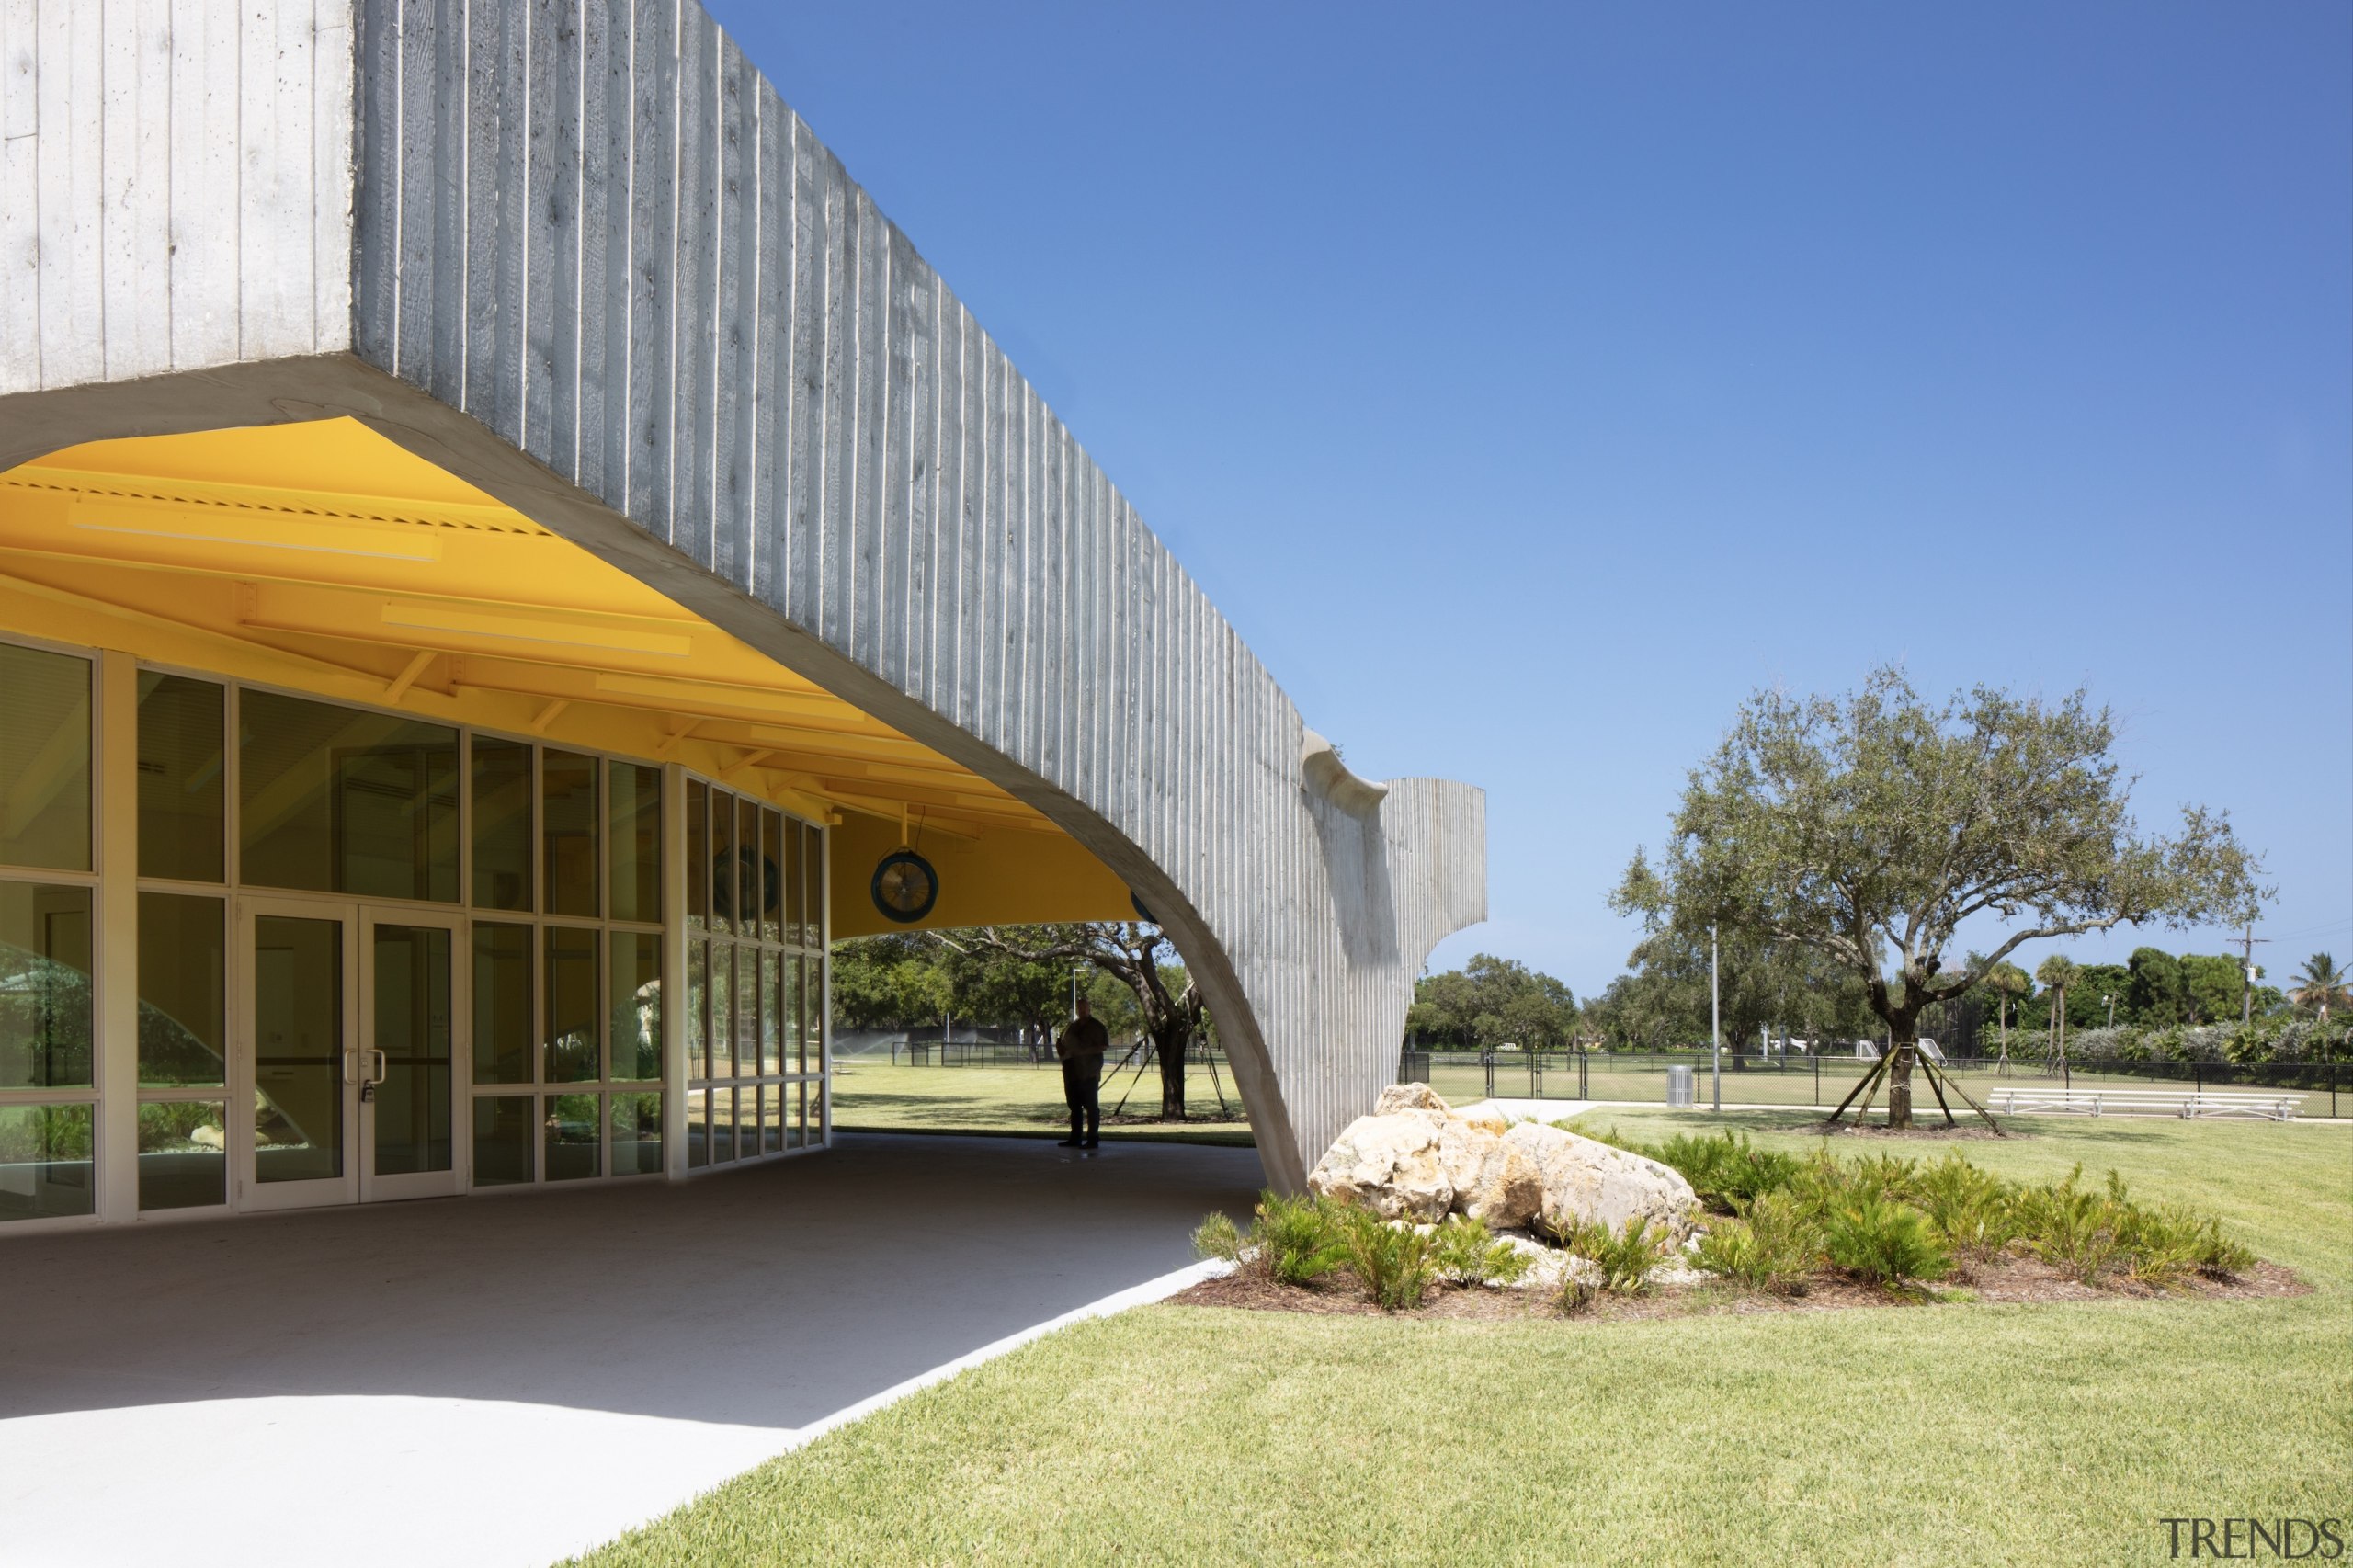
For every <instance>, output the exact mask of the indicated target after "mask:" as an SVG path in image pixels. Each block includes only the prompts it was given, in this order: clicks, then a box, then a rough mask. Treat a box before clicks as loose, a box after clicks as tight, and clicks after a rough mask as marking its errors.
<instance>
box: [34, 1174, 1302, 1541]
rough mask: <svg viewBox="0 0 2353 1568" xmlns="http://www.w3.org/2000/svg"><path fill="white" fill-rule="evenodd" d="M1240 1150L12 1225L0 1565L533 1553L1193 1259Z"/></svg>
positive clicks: (613, 1527)
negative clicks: (123, 1226) (26, 1228)
mask: <svg viewBox="0 0 2353 1568" xmlns="http://www.w3.org/2000/svg"><path fill="white" fill-rule="evenodd" d="M1259 1185H1260V1175H1259V1167H1258V1161H1257V1156H1256V1153H1255V1152H1254V1151H1251V1150H1247V1149H1225V1148H1209V1147H1199V1146H1183V1145H1167V1146H1153V1145H1142V1144H1123V1145H1120V1146H1118V1147H1116V1148H1107V1149H1105V1150H1103V1151H1101V1152H1100V1153H1095V1154H1082V1153H1078V1152H1074V1151H1070V1150H1063V1149H1057V1148H1054V1147H1053V1146H1052V1145H1051V1144H1050V1143H1046V1142H1040V1141H1033V1140H1011V1139H963V1138H942V1137H892V1136H888V1135H881V1134H844V1135H842V1136H841V1137H840V1138H839V1139H838V1140H837V1144H836V1147H835V1149H834V1150H833V1151H831V1152H829V1153H822V1154H816V1155H813V1156H810V1157H808V1158H805V1159H798V1160H791V1161H786V1162H782V1163H779V1164H775V1165H761V1166H755V1167H751V1168H748V1169H745V1170H740V1171H731V1172H722V1173H717V1174H714V1175H712V1176H707V1177H704V1178H702V1179H699V1180H697V1181H693V1182H688V1183H685V1184H681V1185H677V1186H671V1185H667V1184H660V1183H641V1184H632V1185H626V1186H583V1187H577V1188H571V1189H555V1190H544V1189H543V1190H540V1191H535V1192H529V1193H517V1194H513V1195H506V1194H501V1195H497V1196H491V1197H477V1198H472V1199H448V1200H439V1201H428V1202H419V1203H408V1204H400V1205H392V1206H386V1207H381V1208H371V1209H338V1210H317V1211H312V1212H309V1213H301V1214H291V1215H280V1216H269V1217H253V1218H244V1219H236V1220H223V1221H198V1222H194V1223H188V1224H179V1225H156V1226H151V1227H142V1228H139V1229H136V1230H123V1231H88V1232H79V1233H66V1234H57V1235H49V1236H37V1237H25V1238H17V1239H8V1240H5V1241H0V1278H5V1279H6V1286H5V1290H0V1294H5V1297H6V1305H7V1312H6V1319H7V1322H8V1323H9V1325H10V1328H11V1330H12V1332H11V1333H9V1334H8V1335H6V1345H5V1347H0V1519H5V1520H6V1529H5V1530H0V1563H6V1564H12V1565H13V1564H17V1563H51V1562H57V1563H75V1564H82V1563H102V1562H153V1561H156V1560H159V1559H168V1560H170V1561H173V1562H224V1563H225V1562H245V1563H270V1562H327V1561H332V1562H338V1563H361V1562H546V1561H549V1560H551V1559H552V1558H555V1557H558V1556H562V1555H563V1554H564V1553H566V1552H568V1551H576V1550H579V1549H581V1548H584V1547H586V1546H588V1545H591V1544H594V1543H595V1542H597V1541H598V1540H604V1539H607V1538H608V1537H609V1536H611V1535H612V1534H614V1533H616V1532H617V1531H618V1530H619V1529H621V1528H627V1527H628V1526H629V1525H631V1524H634V1523H637V1522H640V1521H642V1520H643V1519H645V1518H648V1517H653V1516H654V1515H655V1514H658V1513H660V1512H662V1511H664V1510H665V1509H667V1508H668V1507H671V1506H676V1504H678V1503H682V1502H685V1501H687V1500H688V1498H689V1497H691V1496H693V1495H694V1494H697V1493H699V1492H700V1491H703V1490H706V1489H708V1488H709V1487H710V1486H712V1485H715V1484H717V1483H719V1482H720V1481H722V1480H724V1479H725V1478H726V1477H727V1476H729V1475H731V1474H733V1473H735V1472H736V1471H740V1470H743V1469H745V1468H747V1467H748V1466H749V1465H751V1464H754V1463H756V1462H758V1460H761V1459H763V1458H766V1457H767V1456H768V1455H770V1454H773V1453H776V1452H779V1451H781V1449H784V1448H785V1447H787V1446H790V1442H791V1441H792V1440H793V1437H794V1435H795V1433H796V1432H797V1431H798V1430H799V1429H801V1428H803V1427H806V1426H812V1425H813V1424H815V1423H818V1422H819V1421H821V1420H822V1419H823V1418H824V1417H825V1416H827V1415H830V1414H832V1413H834V1412H836V1411H839V1410H841V1409H843V1408H845V1407H847V1406H849V1405H853V1404H856V1403H858V1402H859V1401H861V1400H864V1399H867V1398H869V1397H870V1396H873V1395H875V1394H877V1393H880V1392H883V1391H885V1390H887V1389H890V1388H892V1386H893V1385H895V1384H898V1383H901V1382H903V1381H906V1380H908V1379H911V1378H915V1377H917V1376H919V1375H920V1374H922V1373H924V1372H925V1371H926V1370H927V1369H933V1368H936V1367H938V1366H939V1365H940V1364H942V1363H944V1362H949V1361H953V1360H955V1359H956V1358H959V1357H961V1356H965V1355H967V1354H969V1353H971V1352H972V1351H974V1350H977V1349H979V1348H981V1347H982V1346H987V1345H990V1344H991V1343H992V1342H995V1341H998V1340H1001V1339H1004V1338H1005V1337H1006V1336H1007V1335H1014V1334H1017V1333H1018V1332H1020V1331H1021V1330H1023V1329H1026V1328H1029V1327H1031V1326H1033V1325H1035V1324H1039V1323H1041V1322H1043V1321H1046V1320H1048V1319H1051V1318H1054V1317H1057V1316H1059V1315H1061V1314H1062V1313H1064V1312H1070V1311H1073V1310H1074V1309H1077V1308H1080V1307H1084V1306H1086V1304H1087V1303H1089V1302H1093V1301H1098V1300H1099V1299H1101V1298H1103V1297H1107V1296H1110V1295H1113V1294H1115V1293H1116V1292H1119V1291H1120V1290H1126V1289H1129V1288H1131V1287H1134V1286H1137V1285H1139V1284H1142V1283H1143V1282H1145V1281H1147V1280H1151V1279H1154V1278H1157V1277H1160V1276H1162V1275H1165V1274H1166V1273H1168V1272H1169V1271H1171V1270H1174V1269H1176V1268H1178V1267H1182V1266H1184V1265H1185V1264H1186V1263H1188V1262H1189V1261H1190V1253H1189V1249H1188V1244H1187V1237H1188V1234H1189V1233H1190V1231H1191V1229H1192V1227H1193V1226H1194V1225H1195V1224H1197V1223H1198V1222H1199V1220H1200V1217H1201V1215H1202V1214H1203V1213H1205V1212H1206V1211H1208V1210H1211V1209H1215V1208H1222V1209H1227V1210H1232V1211H1233V1212H1235V1213H1236V1214H1237V1215H1241V1214H1244V1213H1246V1212H1247V1208H1248V1205H1249V1202H1250V1200H1251V1199H1252V1197H1253V1196H1254V1194H1255V1192H1256V1188H1257V1187H1258V1186H1259Z"/></svg>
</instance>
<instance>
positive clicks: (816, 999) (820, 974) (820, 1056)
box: [801, 955, 832, 1073]
mask: <svg viewBox="0 0 2353 1568" xmlns="http://www.w3.org/2000/svg"><path fill="white" fill-rule="evenodd" d="M808 962H809V967H808V968H806V969H804V970H802V971H801V1017H802V1018H804V1019H805V1020H807V1025H808V1032H807V1033H805V1034H804V1035H803V1036H802V1037H801V1051H803V1052H804V1055H803V1059H802V1061H801V1071H802V1072H803V1073H822V1072H824V1070H825V1036H826V1031H827V1030H828V1029H829V1028H832V1020H831V1019H829V1018H827V1017H825V1004H826V1002H827V1001H828V1000H829V998H828V997H827V996H826V994H825V960H824V959H822V958H818V957H815V956H814V955H812V956H811V958H810V959H809V960H808Z"/></svg>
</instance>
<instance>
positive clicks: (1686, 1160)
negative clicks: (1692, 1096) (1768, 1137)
mask: <svg viewBox="0 0 2353 1568" xmlns="http://www.w3.org/2000/svg"><path fill="white" fill-rule="evenodd" d="M1637 1152H1638V1153H1644V1154H1647V1155H1649V1156H1650V1157H1651V1158H1652V1159H1654V1160H1656V1161H1657V1162H1658V1163H1659V1164H1661V1165H1672V1166H1673V1167H1674V1168H1675V1169H1676V1170H1677V1171H1679V1172H1681V1173H1682V1176H1683V1179H1684V1180H1686V1181H1688V1182H1689V1183H1690V1184H1691V1190H1692V1191H1693V1192H1695V1193H1697V1194H1699V1201H1700V1202H1702V1203H1704V1204H1706V1205H1708V1207H1710V1208H1711V1209H1713V1210H1717V1211H1718V1212H1719V1213H1726V1214H1729V1213H1735V1212H1737V1211H1738V1210H1739V1208H1740V1206H1741V1205H1742V1204H1744V1203H1745V1202H1747V1201H1748V1200H1749V1199H1753V1198H1756V1197H1757V1196H1758V1195H1759V1194H1762V1193H1767V1192H1773V1191H1777V1190H1779V1188H1781V1187H1787V1186H1788V1185H1789V1184H1790V1182H1791V1181H1792V1180H1794V1179H1795V1178H1796V1176H1797V1174H1798V1170H1799V1165H1798V1161H1797V1159H1796V1157H1795V1156H1793V1155H1790V1154H1784V1153H1779V1152H1778V1151H1774V1150H1768V1149H1759V1148H1757V1147H1756V1146H1755V1145H1754V1144H1752V1143H1750V1142H1749V1141H1748V1134H1747V1133H1745V1132H1714V1133H1710V1134H1708V1135H1706V1136H1704V1137H1696V1138H1695V1137H1692V1136H1691V1135H1689V1134H1688V1133H1677V1134H1676V1135H1675V1136H1674V1137H1672V1138H1670V1139H1668V1140H1667V1141H1666V1142H1664V1143H1661V1144H1659V1145H1658V1146H1657V1147H1655V1148H1652V1149H1643V1150H1639V1151H1637Z"/></svg>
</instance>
